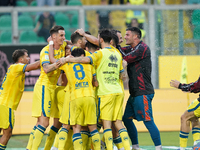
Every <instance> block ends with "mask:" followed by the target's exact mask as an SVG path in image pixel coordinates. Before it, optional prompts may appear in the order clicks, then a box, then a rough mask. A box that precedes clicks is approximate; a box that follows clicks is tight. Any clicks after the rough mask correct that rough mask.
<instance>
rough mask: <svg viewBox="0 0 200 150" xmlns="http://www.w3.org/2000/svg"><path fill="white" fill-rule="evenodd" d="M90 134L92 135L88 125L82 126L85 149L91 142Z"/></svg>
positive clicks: (84, 149)
mask: <svg viewBox="0 0 200 150" xmlns="http://www.w3.org/2000/svg"><path fill="white" fill-rule="evenodd" d="M89 136H90V132H89V131H88V127H87V126H82V127H81V137H82V141H83V144H82V147H83V150H86V149H87V145H88V142H89Z"/></svg>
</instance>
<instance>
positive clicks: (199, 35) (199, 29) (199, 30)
mask: <svg viewBox="0 0 200 150" xmlns="http://www.w3.org/2000/svg"><path fill="white" fill-rule="evenodd" d="M193 39H200V25H198V26H196V27H194V30H193Z"/></svg>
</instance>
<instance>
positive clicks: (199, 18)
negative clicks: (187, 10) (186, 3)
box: [191, 9, 200, 25]
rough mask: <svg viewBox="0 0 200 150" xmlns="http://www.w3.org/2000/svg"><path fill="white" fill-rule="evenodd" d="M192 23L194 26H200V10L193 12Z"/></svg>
mask: <svg viewBox="0 0 200 150" xmlns="http://www.w3.org/2000/svg"><path fill="white" fill-rule="evenodd" d="M191 21H192V24H193V25H199V24H200V10H199V9H196V10H194V11H193V13H192V18H191Z"/></svg>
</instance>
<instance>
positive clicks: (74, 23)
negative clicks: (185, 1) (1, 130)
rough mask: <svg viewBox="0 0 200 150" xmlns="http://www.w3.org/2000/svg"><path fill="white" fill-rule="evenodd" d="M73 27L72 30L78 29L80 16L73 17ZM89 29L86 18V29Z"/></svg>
mask: <svg viewBox="0 0 200 150" xmlns="http://www.w3.org/2000/svg"><path fill="white" fill-rule="evenodd" d="M71 27H72V28H78V15H73V16H72V19H71ZM88 27H89V25H88V21H87V19H86V18H85V28H86V29H87V28H88Z"/></svg>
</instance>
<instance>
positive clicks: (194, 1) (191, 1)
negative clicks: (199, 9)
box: [187, 0, 200, 4]
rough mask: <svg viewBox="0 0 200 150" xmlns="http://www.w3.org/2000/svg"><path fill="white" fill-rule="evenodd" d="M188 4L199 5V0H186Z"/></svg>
mask: <svg viewBox="0 0 200 150" xmlns="http://www.w3.org/2000/svg"><path fill="white" fill-rule="evenodd" d="M187 3H188V4H200V0H188V1H187Z"/></svg>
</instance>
